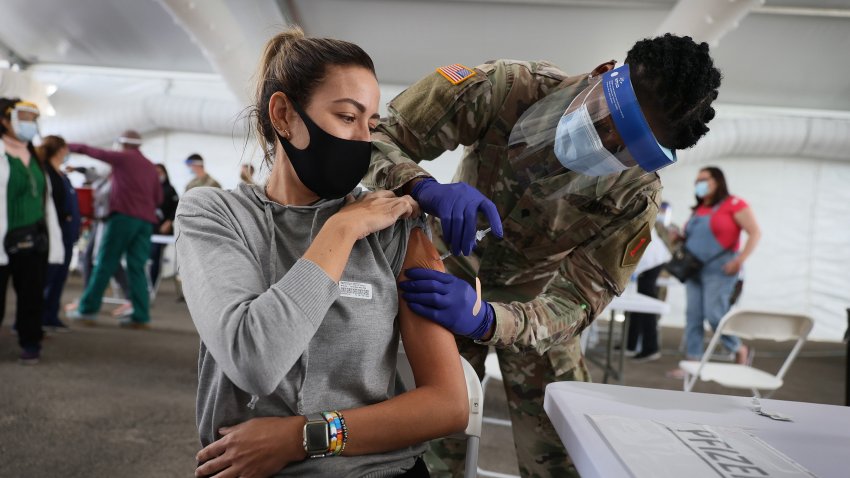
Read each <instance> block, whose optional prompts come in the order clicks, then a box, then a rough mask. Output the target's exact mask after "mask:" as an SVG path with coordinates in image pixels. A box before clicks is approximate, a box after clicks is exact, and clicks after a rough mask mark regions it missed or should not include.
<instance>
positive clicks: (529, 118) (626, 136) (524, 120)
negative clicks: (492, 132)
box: [509, 65, 676, 176]
mask: <svg viewBox="0 0 850 478" xmlns="http://www.w3.org/2000/svg"><path fill="white" fill-rule="evenodd" d="M569 96H571V94H570V93H569V92H563V93H562V92H556V93H554V94H552V95H549V96H547V97H546V98H544V99H543V100H541V101H539V102H538V103H537V104H535V105H533V106H532V107H531V108H529V109H528V110H527V111H526V112H525V113H524V114H523V116H522V117H521V118H520V120H519V121H518V122H517V124H516V125H515V126H514V129H513V131H512V132H511V138H510V141H509V145H510V146H512V147H513V146H515V145H519V144H522V145H523V146H524V151H523V154H531V153H535V152H537V151H540V150H541V149H543V148H552V149H553V150H554V153H555V157H557V159H558V162H559V163H561V165H562V166H564V167H565V168H567V169H569V170H571V171H575V172H577V173H581V174H583V175H585V176H605V175H609V174H615V173H619V172H622V171H624V170H626V169H628V168H632V167H635V166H638V167H640V168H641V169H642V170H644V171H646V172H648V173H649V172H653V171H656V170H658V169H661V168H663V167H665V166H668V165H670V164H673V163H674V162H676V153H675V152H674V151H672V150H670V149H667V148H665V147H663V146H661V145H660V144H659V143H658V141H656V139H655V136H654V135H653V133H652V130H651V129H650V127H649V124H648V123H647V121H646V118H645V117H644V115H643V112H642V111H641V109H640V105H639V104H638V102H637V97H636V96H635V93H634V89H633V88H632V84H631V81H630V79H629V66H628V65H623V66H621V67H619V68H616V69H613V70H611V71H609V72H606V73H605V74H603V75H601V76H599V77H596V78H591V79H590V82H589V84H588V86H587V87H586V88H585V89H583V90H582V91H581V92H580V93H579V94H578V95H576V96H574V97H572V98H570V97H569ZM567 101H569V103H568V104H567V105H566V107H564V104H565V103H567Z"/></svg>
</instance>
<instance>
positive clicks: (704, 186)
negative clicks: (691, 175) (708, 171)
mask: <svg viewBox="0 0 850 478" xmlns="http://www.w3.org/2000/svg"><path fill="white" fill-rule="evenodd" d="M694 194H696V196H697V197H698V198H700V199H702V198H704V197H706V196H708V181H697V183H696V185H694Z"/></svg>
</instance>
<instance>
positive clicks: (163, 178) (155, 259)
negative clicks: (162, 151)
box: [150, 164, 180, 287]
mask: <svg viewBox="0 0 850 478" xmlns="http://www.w3.org/2000/svg"><path fill="white" fill-rule="evenodd" d="M156 171H157V174H158V175H159V183H160V184H161V185H162V204H160V205H159V207H158V208H157V209H156V217H157V218H158V219H159V224H158V225H157V226H156V231H155V232H156V234H162V235H164V236H173V235H174V217H175V215H176V214H177V204H178V202H179V201H180V197H179V196H177V190H175V189H174V186H172V185H171V180H170V179H169V178H168V170H167V169H165V165H164V164H157V165H156ZM163 249H165V244H159V243H151V269H150V278H151V287H156V282H157V281H158V280H159V271H160V262H161V261H162V251H163Z"/></svg>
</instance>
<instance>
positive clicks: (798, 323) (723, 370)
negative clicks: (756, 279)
mask: <svg viewBox="0 0 850 478" xmlns="http://www.w3.org/2000/svg"><path fill="white" fill-rule="evenodd" d="M813 325H814V321H813V320H812V319H811V317H808V316H806V315H802V314H789V313H785V312H767V311H759V310H744V309H739V310H732V311H730V312H729V313H728V314H726V316H725V317H723V319H722V320H721V321H720V324H719V325H718V326H717V330H716V331H715V332H714V336H713V337H712V338H711V342H709V344H708V348H706V349H705V353H703V355H702V359H701V360H700V361H695V360H683V361H681V362H679V367H680V368H681V369H682V370H684V371H685V377H684V387H685V391H686V392H690V391H691V390H693V388H694V385H695V384H696V382H697V380H702V381H705V382H707V381H713V382H717V383H719V384H720V385H723V386H724V387H729V388H743V389H749V390H752V392H753V394H755V396H757V397H758V396H760V393H759V390H766V391H768V392H769V393H768V395H767V396H768V397H769V396H770V395H771V394H772V393H773V392H775V391H776V390H777V389H779V387H781V386H782V383H783V381H782V380H783V377H784V376H785V373H786V372H788V369H789V368H790V367H791V363H792V362H794V359H795V358H796V357H797V354H798V353H799V352H800V349H801V348H802V347H803V344H804V343H805V342H806V338H807V337H808V336H809V332H811V330H812V326H813ZM723 334H726V335H735V336H737V337H740V338H742V339H747V340H753V339H762V340H774V341H776V342H787V341H791V340H795V341H796V343H795V344H794V347H793V348H792V349H791V351H790V352H789V354H788V356H787V357H786V358H785V362H783V364H782V367H780V369H779V372H777V373H776V374H775V375H774V374H771V373H768V372H765V371H763V370H760V369H757V368H754V367H752V366H750V365H739V364H734V363H716V362H710V359H711V356H712V354H713V353H714V349H715V348H717V345H718V343H719V342H720V336H721V335H723Z"/></svg>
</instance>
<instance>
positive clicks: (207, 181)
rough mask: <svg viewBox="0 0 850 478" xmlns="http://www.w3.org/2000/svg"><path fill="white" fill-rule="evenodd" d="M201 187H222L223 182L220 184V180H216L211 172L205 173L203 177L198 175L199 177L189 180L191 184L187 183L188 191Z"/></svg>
mask: <svg viewBox="0 0 850 478" xmlns="http://www.w3.org/2000/svg"><path fill="white" fill-rule="evenodd" d="M200 187H207V188H220V187H221V184H219V183H218V181H216V180H215V179H214V178H213V177H212V176H210V175H209V174H204V175H203V177H201V176H197V177H194V178H192V180H191V181H189V184H187V185H186V191H188V190H190V189H192V188H200Z"/></svg>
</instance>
